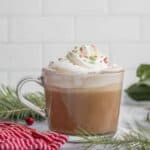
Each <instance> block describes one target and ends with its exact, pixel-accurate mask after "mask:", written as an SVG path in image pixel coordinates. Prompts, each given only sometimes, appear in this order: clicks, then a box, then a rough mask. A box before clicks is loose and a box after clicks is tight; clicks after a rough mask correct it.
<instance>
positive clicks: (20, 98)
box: [16, 77, 46, 117]
mask: <svg viewBox="0 0 150 150" xmlns="http://www.w3.org/2000/svg"><path fill="white" fill-rule="evenodd" d="M27 82H36V83H37V84H39V85H41V86H43V83H42V80H41V78H33V77H27V78H24V79H22V80H21V81H20V82H19V83H18V85H17V89H16V90H17V91H16V92H17V96H18V99H19V100H20V102H21V103H22V104H24V105H25V106H26V107H28V108H30V109H32V110H33V111H35V112H37V113H38V114H40V115H41V116H43V117H46V112H45V109H41V108H40V107H38V106H36V105H34V104H32V103H31V102H30V101H28V100H27V99H25V98H24V96H23V95H22V93H21V90H22V87H23V86H24V84H25V83H27Z"/></svg>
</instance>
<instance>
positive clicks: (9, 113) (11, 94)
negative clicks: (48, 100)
mask: <svg viewBox="0 0 150 150" xmlns="http://www.w3.org/2000/svg"><path fill="white" fill-rule="evenodd" d="M25 98H27V99H28V100H29V101H31V102H32V103H34V104H35V105H37V106H39V107H40V108H45V102H44V100H43V99H44V96H43V94H42V93H40V92H37V93H28V94H26V95H25ZM29 116H31V117H32V118H34V119H35V120H43V119H44V118H43V117H42V116H40V115H39V114H37V113H35V112H34V111H32V110H31V109H29V108H27V107H25V106H24V105H23V104H22V103H21V102H20V101H19V100H18V97H17V95H16V91H15V90H14V89H12V88H10V87H8V86H4V85H2V86H1V88H0V120H13V121H18V120H24V119H25V118H26V117H29Z"/></svg>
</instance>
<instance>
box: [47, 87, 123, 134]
mask: <svg viewBox="0 0 150 150" xmlns="http://www.w3.org/2000/svg"><path fill="white" fill-rule="evenodd" d="M45 93H46V100H47V107H50V109H49V111H48V117H49V119H50V120H49V125H50V129H51V130H52V131H56V132H59V133H64V134H69V135H77V134H78V133H79V130H80V129H84V130H86V131H88V132H91V133H94V134H105V133H110V134H111V133H114V132H115V131H116V129H117V124H118V116H119V107H120V96H121V86H120V85H119V84H113V85H108V86H104V87H97V88H81V89H80V88H78V89H64V88H52V89H50V90H46V91H45Z"/></svg>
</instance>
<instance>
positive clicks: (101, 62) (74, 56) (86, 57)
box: [49, 44, 121, 74]
mask: <svg viewBox="0 0 150 150" xmlns="http://www.w3.org/2000/svg"><path fill="white" fill-rule="evenodd" d="M49 69H50V70H52V71H57V72H60V73H79V74H80V73H91V72H112V71H118V70H120V69H121V68H120V67H119V66H117V65H111V64H110V62H109V59H108V57H107V56H105V55H103V54H102V53H100V51H99V50H98V49H97V48H96V46H95V45H94V44H90V45H82V46H80V47H77V46H75V47H74V49H73V50H71V51H69V52H68V53H67V55H66V57H65V58H59V59H58V60H57V61H55V62H50V64H49Z"/></svg>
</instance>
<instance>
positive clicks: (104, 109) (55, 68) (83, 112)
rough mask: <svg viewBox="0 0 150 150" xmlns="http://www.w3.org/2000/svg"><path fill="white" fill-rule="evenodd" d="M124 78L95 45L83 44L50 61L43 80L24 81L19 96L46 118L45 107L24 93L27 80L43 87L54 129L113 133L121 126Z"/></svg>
mask: <svg viewBox="0 0 150 150" xmlns="http://www.w3.org/2000/svg"><path fill="white" fill-rule="evenodd" d="M41 79H42V80H41ZM122 80H123V69H122V68H121V67H119V66H118V65H114V64H111V63H110V62H109V59H108V57H106V56H105V55H103V54H102V53H101V52H100V51H99V50H98V49H97V48H96V46H95V45H93V44H91V45H82V46H79V47H75V48H74V49H72V50H71V51H69V52H68V53H67V55H66V56H65V57H64V58H59V59H58V60H57V61H51V62H50V64H49V66H48V67H46V68H43V70H42V77H41V78H40V79H36V78H26V79H23V80H21V81H20V82H19V84H18V86H17V95H18V98H19V100H20V101H21V102H22V103H23V104H24V105H26V106H28V107H29V108H31V109H32V110H34V111H36V112H37V113H39V114H40V115H42V116H44V117H45V116H46V115H45V110H43V109H41V108H39V107H38V106H35V105H34V104H32V103H31V102H30V101H28V100H26V99H25V98H24V97H23V96H22V94H21V88H22V87H23V85H24V84H25V83H26V82H28V81H34V82H36V83H38V84H40V85H42V86H43V87H44V91H45V100H46V110H47V111H46V112H47V116H48V118H47V119H48V122H49V129H50V130H51V131H55V132H58V133H63V134H67V135H79V130H85V131H87V132H90V133H94V134H112V133H115V132H116V130H117V125H118V116H119V108H120V98H121V89H122Z"/></svg>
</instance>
